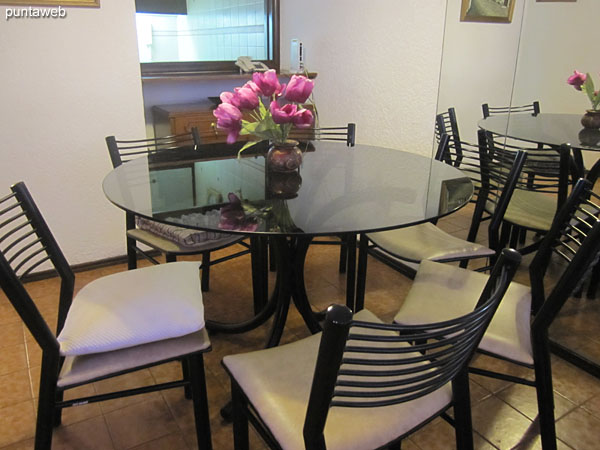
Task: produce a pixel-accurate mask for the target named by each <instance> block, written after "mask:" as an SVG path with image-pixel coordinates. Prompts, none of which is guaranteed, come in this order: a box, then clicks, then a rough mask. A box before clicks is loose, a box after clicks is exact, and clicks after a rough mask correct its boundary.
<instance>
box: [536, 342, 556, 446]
mask: <svg viewBox="0 0 600 450" xmlns="http://www.w3.org/2000/svg"><path fill="white" fill-rule="evenodd" d="M534 358H535V367H534V370H535V385H536V394H537V401H538V414H539V418H540V434H541V438H542V448H543V449H544V450H556V426H555V422H554V392H553V389H552V366H551V362H550V350H549V349H548V345H547V343H542V344H537V345H536V344H535V343H534Z"/></svg>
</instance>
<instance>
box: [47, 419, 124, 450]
mask: <svg viewBox="0 0 600 450" xmlns="http://www.w3.org/2000/svg"><path fill="white" fill-rule="evenodd" d="M114 448H115V446H114V444H113V441H112V439H111V436H110V433H109V431H108V427H107V426H106V422H105V420H104V418H103V417H101V416H99V417H94V418H92V419H88V420H84V421H82V422H78V423H76V424H73V425H69V426H60V427H58V428H56V429H55V430H54V433H53V435H52V450H111V449H114Z"/></svg>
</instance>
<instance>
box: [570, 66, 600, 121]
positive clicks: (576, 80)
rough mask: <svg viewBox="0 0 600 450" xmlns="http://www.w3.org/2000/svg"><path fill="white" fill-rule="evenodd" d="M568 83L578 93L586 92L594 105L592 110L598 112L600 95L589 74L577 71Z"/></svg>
mask: <svg viewBox="0 0 600 450" xmlns="http://www.w3.org/2000/svg"><path fill="white" fill-rule="evenodd" d="M567 83H568V84H570V85H571V86H573V87H574V88H575V89H577V90H578V91H582V92H585V94H586V95H587V96H588V99H589V100H590V103H591V104H592V110H595V111H596V110H598V106H599V105H600V93H599V92H598V91H597V90H595V88H594V82H593V81H592V77H591V76H590V74H589V73H581V72H578V71H577V70H575V71H574V72H573V75H571V76H570V77H569V78H568V79H567Z"/></svg>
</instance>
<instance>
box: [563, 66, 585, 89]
mask: <svg viewBox="0 0 600 450" xmlns="http://www.w3.org/2000/svg"><path fill="white" fill-rule="evenodd" d="M586 79H587V75H586V74H585V73H581V72H577V71H576V70H574V71H573V75H571V76H570V77H569V78H568V79H567V83H568V84H570V85H571V86H573V87H574V88H575V89H577V90H578V91H581V86H583V83H585V80H586Z"/></svg>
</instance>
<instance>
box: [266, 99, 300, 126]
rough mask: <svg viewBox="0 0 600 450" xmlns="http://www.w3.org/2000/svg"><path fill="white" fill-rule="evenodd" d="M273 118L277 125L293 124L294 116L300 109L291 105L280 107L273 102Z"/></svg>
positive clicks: (271, 108) (271, 109)
mask: <svg viewBox="0 0 600 450" xmlns="http://www.w3.org/2000/svg"><path fill="white" fill-rule="evenodd" d="M269 109H270V111H271V116H273V122H275V123H276V124H280V125H281V124H283V123H291V122H292V120H293V119H294V114H296V112H297V111H298V107H297V106H296V105H293V104H291V103H288V104H287V105H283V106H282V107H279V105H278V104H277V102H276V101H274V100H273V101H272V102H271V107H270V108H269Z"/></svg>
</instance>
